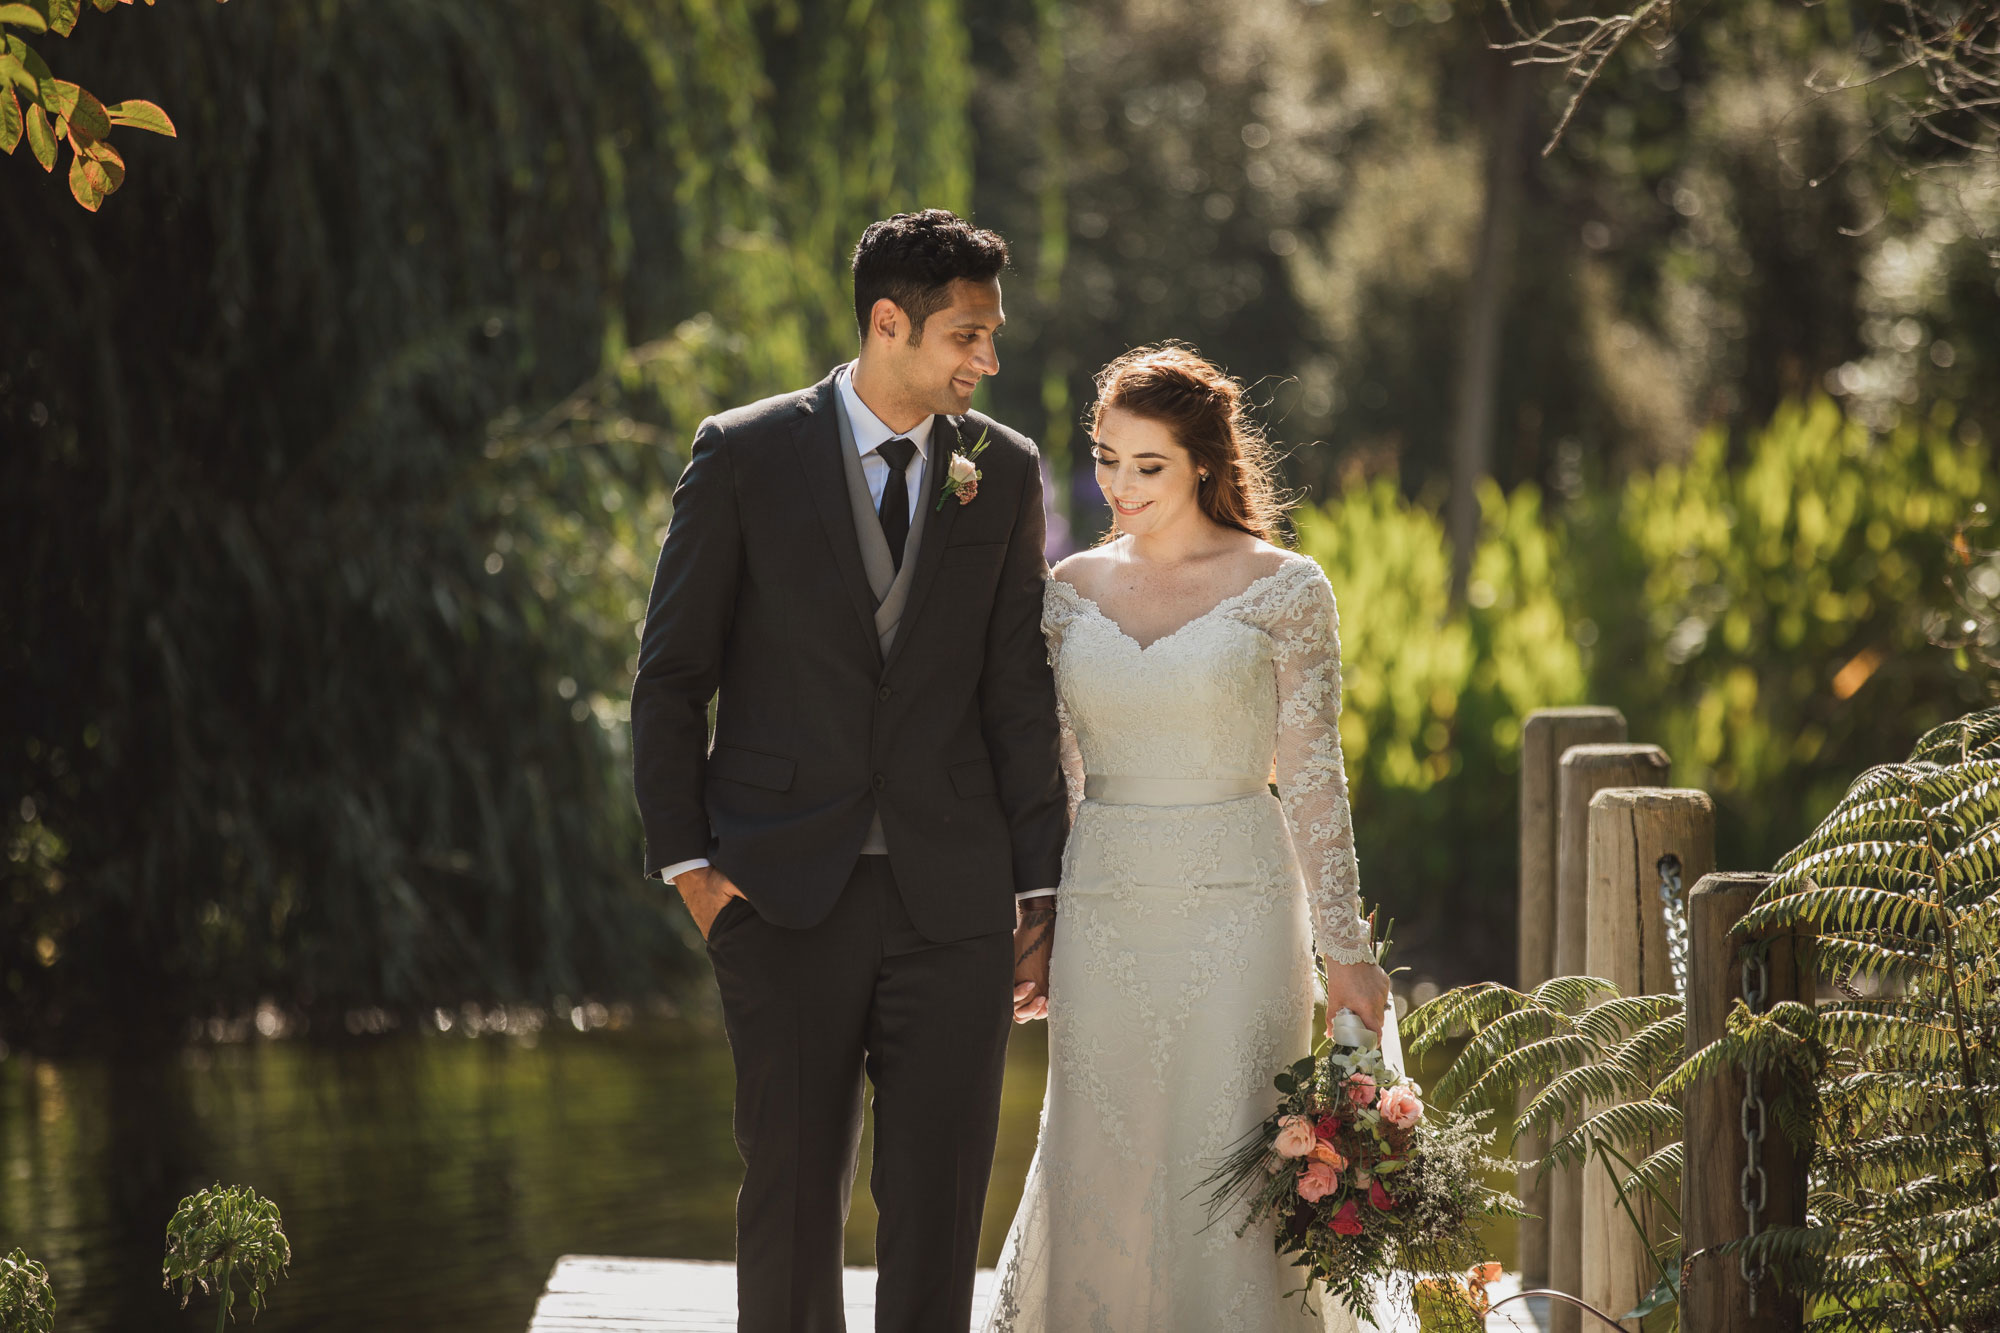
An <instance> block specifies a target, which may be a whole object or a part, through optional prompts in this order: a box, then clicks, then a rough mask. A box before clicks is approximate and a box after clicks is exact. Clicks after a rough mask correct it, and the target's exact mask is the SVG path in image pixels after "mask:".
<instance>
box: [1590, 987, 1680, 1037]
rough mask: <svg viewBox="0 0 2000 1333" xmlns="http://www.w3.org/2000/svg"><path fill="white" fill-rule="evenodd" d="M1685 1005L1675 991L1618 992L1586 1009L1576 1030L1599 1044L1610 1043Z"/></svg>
mask: <svg viewBox="0 0 2000 1333" xmlns="http://www.w3.org/2000/svg"><path fill="white" fill-rule="evenodd" d="M1683 1007H1684V1004H1683V1002H1682V1000H1681V997H1680V996H1678V995H1621V996H1619V997H1618V998H1617V999H1614V1000H1606V1001H1605V1002H1604V1003H1602V1004H1600V1005H1595V1006H1593V1007H1592V1008H1590V1009H1587V1010H1585V1011H1584V1012H1583V1014H1581V1015H1580V1016H1579V1017H1578V1018H1577V1020H1576V1030H1577V1031H1578V1032H1580V1033H1582V1034H1583V1035H1584V1036H1586V1037H1588V1038H1590V1039H1591V1040H1592V1041H1594V1042H1596V1043H1597V1044H1598V1045H1600V1046H1610V1045H1611V1044H1612V1043H1614V1042H1616V1041H1618V1040H1620V1039H1621V1038H1623V1037H1625V1036H1626V1035H1627V1034H1629V1033H1633V1032H1637V1031H1639V1030H1640V1029H1641V1028H1643V1027H1645V1026H1646V1025H1647V1024H1649V1023H1652V1022H1653V1021H1654V1020H1656V1019H1660V1018H1664V1017H1666V1016H1667V1015H1669V1014H1673V1015H1678V1014H1679V1013H1680V1012H1681V1011H1682V1009H1683Z"/></svg>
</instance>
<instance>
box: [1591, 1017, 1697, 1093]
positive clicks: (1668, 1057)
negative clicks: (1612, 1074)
mask: <svg viewBox="0 0 2000 1333" xmlns="http://www.w3.org/2000/svg"><path fill="white" fill-rule="evenodd" d="M1686 1049H1687V1016H1686V1015H1685V1014H1681V1013H1672V1014H1668V1015H1666V1016H1665V1017H1663V1018H1661V1019H1659V1020H1657V1021H1656V1022H1653V1023H1650V1024H1648V1025H1647V1026H1646V1027H1643V1028H1641V1029H1640V1030H1639V1031H1637V1032H1635V1033H1633V1034H1632V1036H1630V1037H1629V1038H1627V1039H1626V1040H1624V1041H1622V1042H1620V1043H1619V1044H1618V1045H1617V1046H1615V1047H1613V1048H1612V1049H1611V1050H1609V1051H1607V1052H1606V1053H1605V1059H1606V1061H1607V1062H1609V1063H1611V1064H1614V1065H1617V1066H1618V1067H1619V1068H1620V1069H1623V1070H1627V1071H1628V1072H1630V1073H1631V1075H1632V1076H1633V1077H1634V1078H1637V1079H1643V1080H1644V1081H1645V1082H1647V1083H1649V1084H1650V1083H1655V1082H1657V1081H1658V1080H1659V1078H1660V1076H1661V1074H1662V1073H1663V1072H1664V1071H1665V1070H1666V1069H1668V1068H1669V1067H1671V1066H1672V1065H1673V1064H1674V1063H1675V1062H1676V1061H1678V1060H1679V1059H1680V1058H1681V1056H1682V1053H1683V1052H1684V1051H1686Z"/></svg>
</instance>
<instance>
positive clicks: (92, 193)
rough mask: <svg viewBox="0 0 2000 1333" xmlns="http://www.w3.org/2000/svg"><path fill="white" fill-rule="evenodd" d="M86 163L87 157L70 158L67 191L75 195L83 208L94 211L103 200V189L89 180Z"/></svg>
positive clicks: (87, 161) (87, 163)
mask: <svg viewBox="0 0 2000 1333" xmlns="http://www.w3.org/2000/svg"><path fill="white" fill-rule="evenodd" d="M88 165H89V160H88V159H87V158H82V157H72V158H70V160H69V192H70V193H71V194H73V195H75V196H76V201H77V202H78V203H79V204H82V205H83V206H84V207H85V208H87V209H89V210H90V211H91V212H93V213H95V212H96V211H97V209H98V206H99V205H101V204H102V203H103V202H104V191H102V190H100V189H98V188H97V186H96V185H95V184H93V183H92V182H91V179H90V173H89V172H88V171H87V170H85V168H86V167H87V166H88Z"/></svg>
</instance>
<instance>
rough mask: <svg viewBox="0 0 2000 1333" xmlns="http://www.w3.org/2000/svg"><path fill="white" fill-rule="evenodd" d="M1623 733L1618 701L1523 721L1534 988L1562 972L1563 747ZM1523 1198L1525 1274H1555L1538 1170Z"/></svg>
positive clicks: (1524, 940)
mask: <svg viewBox="0 0 2000 1333" xmlns="http://www.w3.org/2000/svg"><path fill="white" fill-rule="evenodd" d="M1624 739H1625V715H1624V714H1623V713H1621V712H1619V711H1618V710H1617V709H1615V708H1595V707H1582V708H1538V709H1536V710H1535V711H1534V712H1532V713H1530V714H1528V719H1527V721H1526V722H1524V723H1522V724H1521V880H1520V909H1521V916H1520V929H1519V934H1518V935H1517V937H1516V979H1515V982H1514V984H1515V985H1516V986H1517V987H1519V988H1520V989H1522V990H1533V989H1534V988H1535V987H1536V986H1539V985H1541V984H1542V983H1543V982H1544V981H1547V980H1548V979H1549V978H1550V977H1552V976H1554V975H1555V974H1556V972H1555V967H1556V794H1557V793H1556V785H1557V778H1558V776H1559V774H1560V769H1559V767H1558V766H1559V765H1560V763H1561V762H1562V757H1563V751H1565V750H1567V749H1569V748H1570V747H1571V746H1572V745H1594V744H1604V743H1609V742H1614V741H1622V740H1624ZM1546 1146H1547V1145H1546V1144H1544V1143H1542V1142H1540V1141H1538V1140H1533V1139H1526V1140H1523V1141H1521V1142H1520V1143H1517V1144H1515V1145H1514V1156H1515V1157H1516V1159H1518V1160H1520V1161H1532V1160H1534V1159H1535V1158H1538V1157H1540V1156H1541V1155H1542V1152H1543V1149H1544V1148H1545V1147H1546ZM1517 1188H1518V1192H1519V1194H1520V1196H1521V1202H1522V1203H1523V1204H1524V1205H1525V1206H1526V1207H1527V1210H1528V1211H1529V1212H1530V1213H1532V1214H1534V1216H1532V1217H1524V1218H1522V1219H1521V1226H1520V1233H1519V1234H1520V1242H1521V1252H1520V1262H1519V1265H1518V1267H1519V1268H1520V1272H1521V1282H1522V1285H1523V1286H1525V1287H1531V1288H1532V1287H1545V1286H1547V1285H1548V1282H1549V1193H1548V1186H1547V1184H1546V1182H1541V1181H1538V1180H1537V1178H1536V1173H1535V1172H1534V1171H1522V1172H1521V1173H1520V1177H1519V1182H1518V1186H1517Z"/></svg>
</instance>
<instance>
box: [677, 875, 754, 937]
mask: <svg viewBox="0 0 2000 1333" xmlns="http://www.w3.org/2000/svg"><path fill="white" fill-rule="evenodd" d="M674 887H675V888H677V889H679V890H680V891H681V901H682V902H684V903H686V904H687V909H688V914H689V915H690V916H692V917H693V918H694V928H695V929H696V930H698V931H700V932H701V937H702V938H703V939H704V940H705V939H707V938H708V932H709V928H710V927H711V926H713V925H714V924H715V918H716V917H717V915H719V914H720V913H721V911H722V909H723V907H724V906H725V905H726V904H727V903H728V902H729V900H730V899H731V898H741V897H742V896H743V890H741V889H739V888H737V887H736V886H735V885H734V884H731V883H730V882H729V877H728V876H727V875H725V874H723V873H722V872H721V871H720V870H717V869H716V868H715V867H714V866H696V867H695V868H694V869H692V870H683V871H682V872H681V873H680V874H678V875H676V876H675V877H674Z"/></svg>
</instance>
